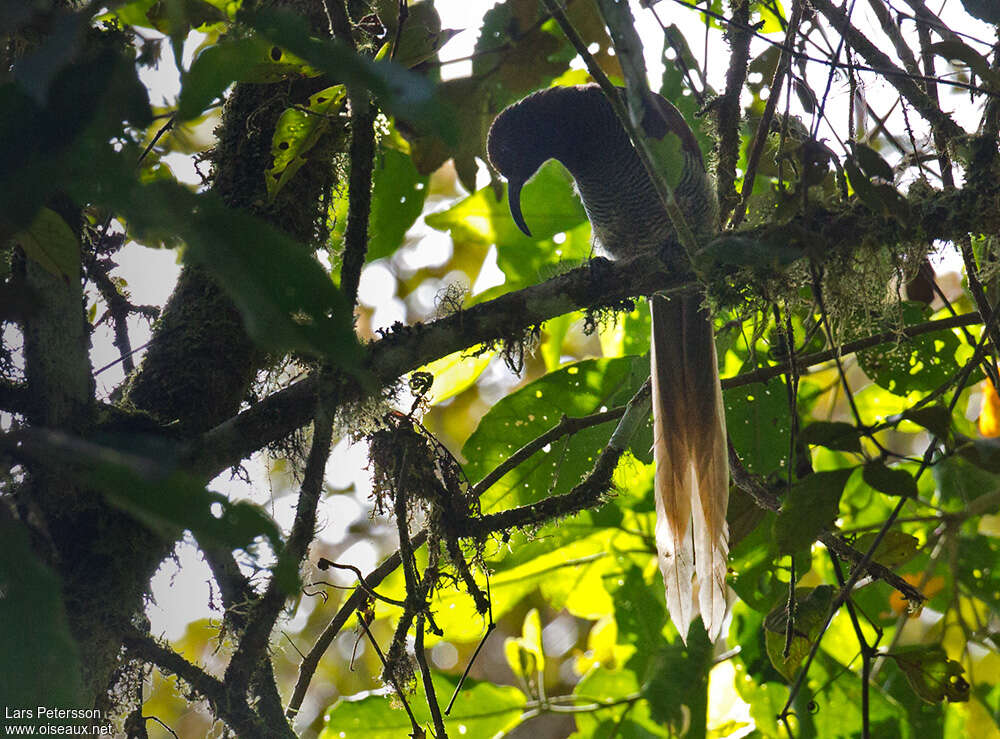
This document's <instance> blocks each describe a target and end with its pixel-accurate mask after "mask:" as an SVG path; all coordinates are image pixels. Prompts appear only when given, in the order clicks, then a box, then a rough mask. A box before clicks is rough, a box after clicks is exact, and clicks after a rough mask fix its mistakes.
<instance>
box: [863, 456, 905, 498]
mask: <svg viewBox="0 0 1000 739" xmlns="http://www.w3.org/2000/svg"><path fill="white" fill-rule="evenodd" d="M862 479H864V481H865V482H866V483H868V484H869V485H870V486H871V487H873V488H874V489H875V490H878V491H879V492H880V493H885V494H886V495H900V496H903V497H905V498H916V497H917V481H916V480H914V479H913V475H911V474H910V473H909V472H907V471H906V470H904V469H901V468H899V467H888V466H887V465H886V464H885V463H884V462H880V461H878V460H872V461H871V462H868V463H867V464H865V466H864V471H863V472H862Z"/></svg>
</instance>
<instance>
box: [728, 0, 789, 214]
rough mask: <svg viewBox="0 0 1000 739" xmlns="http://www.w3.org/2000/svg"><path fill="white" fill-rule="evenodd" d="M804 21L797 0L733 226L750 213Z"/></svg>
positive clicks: (771, 85)
mask: <svg viewBox="0 0 1000 739" xmlns="http://www.w3.org/2000/svg"><path fill="white" fill-rule="evenodd" d="M801 22H802V0H793V5H792V17H791V18H790V19H789V21H788V28H787V29H786V30H785V43H784V44H783V46H782V48H781V55H780V56H779V57H778V65H777V66H776V67H775V68H774V76H773V77H772V78H771V84H770V87H769V88H768V89H770V91H771V94H770V95H769V96H768V98H767V102H766V103H765V104H764V112H763V114H762V115H761V117H760V121H759V122H758V124H757V132H756V133H755V134H754V137H753V143H752V144H751V145H750V154H749V155H748V156H747V170H746V173H745V174H744V175H743V188H742V189H741V190H740V201H739V203H738V204H737V205H736V210H735V211H734V212H733V217H732V218H731V219H730V222H729V223H730V228H736V227H737V226H738V225H740V223H742V221H743V217H744V216H745V215H746V213H747V206H748V205H749V203H750V193H751V192H752V191H753V182H754V179H755V178H756V176H757V166H758V164H760V157H761V154H763V153H764V144H765V143H766V142H767V136H768V134H769V133H770V131H771V121H772V120H774V111H775V108H776V107H777V105H778V100H779V99H781V95H780V94H779V91H780V90H781V86H782V84H783V82H784V79H785V74H786V73H787V72H788V64H789V59H790V58H791V49H792V47H793V45H794V44H793V42H794V40H795V36H796V35H797V34H798V32H799V23H801Z"/></svg>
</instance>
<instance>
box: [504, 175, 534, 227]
mask: <svg viewBox="0 0 1000 739" xmlns="http://www.w3.org/2000/svg"><path fill="white" fill-rule="evenodd" d="M521 185H522V183H520V182H514V181H513V180H508V181H507V205H509V206H510V215H511V217H512V218H513V219H514V223H516V224H517V227H518V228H519V229H521V230H522V231H523V232H524V235H525V236H531V230H530V229H529V228H528V224H527V223H525V222H524V216H523V215H522V214H521Z"/></svg>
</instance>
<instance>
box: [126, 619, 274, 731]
mask: <svg viewBox="0 0 1000 739" xmlns="http://www.w3.org/2000/svg"><path fill="white" fill-rule="evenodd" d="M122 645H123V646H124V647H125V649H126V650H128V652H129V653H130V654H131V655H132V656H133V657H136V658H138V659H141V660H143V661H145V662H149V663H151V664H154V665H156V666H157V667H159V668H160V669H162V670H164V671H166V672H169V673H171V674H174V675H176V676H177V677H179V678H180V679H181V680H183V681H184V682H186V683H187V684H188V685H190V686H191V688H192V689H193V690H194V691H195V693H197V694H198V695H200V696H202V697H203V698H205V699H206V700H207V701H208V702H209V703H210V704H211V705H212V709H213V711H215V713H216V714H217V715H218V716H219V718H221V719H222V720H223V721H225V722H226V723H227V724H228V725H229V726H231V727H232V728H233V729H234V730H235V731H236V732H237V733H238V734H239V735H240V736H273V735H274V732H269V731H268V730H267V727H265V726H264V725H263V722H262V721H261V720H260V717H258V716H257V715H256V714H255V713H254V712H253V709H251V708H250V706H249V705H248V704H247V703H246V701H240V700H236V701H234V700H233V699H232V697H231V696H230V695H229V693H228V691H227V690H226V686H225V684H224V683H223V682H222V681H221V680H219V679H218V678H216V677H213V676H212V675H209V674H208V673H207V672H205V671H204V670H203V669H201V668H200V667H199V666H198V665H196V664H194V663H192V662H188V661H187V660H186V659H184V657H182V656H181V655H179V654H178V653H177V652H175V651H173V650H172V649H170V648H168V647H165V646H163V645H161V644H159V643H157V642H156V640H154V639H153V638H152V637H150V636H148V635H146V634H142V633H140V632H138V631H134V630H133V631H131V632H128V633H126V634H125V635H124V638H123V639H122Z"/></svg>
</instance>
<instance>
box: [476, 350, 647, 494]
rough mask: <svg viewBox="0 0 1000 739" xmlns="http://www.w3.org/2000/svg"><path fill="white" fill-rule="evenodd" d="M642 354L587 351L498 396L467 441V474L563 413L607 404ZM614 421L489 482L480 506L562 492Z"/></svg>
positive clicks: (496, 460)
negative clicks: (589, 355) (598, 355)
mask: <svg viewBox="0 0 1000 739" xmlns="http://www.w3.org/2000/svg"><path fill="white" fill-rule="evenodd" d="M637 362H638V363H642V364H643V365H645V361H644V360H643V358H641V357H621V358H617V359H588V360H584V361H582V362H577V363H576V364H572V365H569V366H567V367H564V368H562V369H560V370H557V371H556V372H550V373H549V374H547V375H545V376H544V377H542V378H540V379H538V380H536V381H535V382H532V383H530V384H528V385H525V386H524V387H522V388H519V389H518V390H516V391H515V392H513V393H511V394H510V395H508V396H507V397H506V398H503V399H502V400H500V401H499V402H498V403H496V404H495V405H494V406H493V407H492V408H491V409H490V410H489V412H487V414H486V415H485V416H483V418H482V420H480V422H479V426H478V427H477V428H476V430H475V431H474V432H473V433H472V435H471V436H470V437H469V440H468V441H467V442H466V443H465V445H464V446H463V447H462V454H463V455H464V457H465V458H466V459H467V460H469V461H468V463H467V464H466V466H465V469H466V473H467V474H468V476H469V479H470V480H473V481H477V480H480V479H482V478H483V477H484V476H485V475H486V473H488V472H489V471H490V470H492V469H493V468H494V467H496V466H497V465H498V464H500V463H501V462H503V461H504V460H505V459H507V457H509V456H510V455H511V454H513V453H514V452H515V451H517V450H518V449H519V448H520V447H522V446H524V445H525V444H527V443H528V442H529V441H531V440H532V439H535V438H536V437H538V436H539V435H541V434H542V433H544V432H545V431H547V430H548V429H550V428H552V427H553V426H555V425H556V424H557V423H558V422H559V420H560V419H561V418H562V416H563V415H564V414H565V415H567V416H585V415H588V414H591V413H594V412H596V411H599V410H601V409H602V408H604V407H610V405H611V402H610V400H611V398H613V397H614V396H615V395H617V394H618V393H619V392H621V390H622V388H623V387H627V386H629V384H630V383H632V382H633V381H634V375H633V372H632V369H633V366H634V365H635V364H636V363H637ZM613 429H614V424H613V423H605V424H601V425H600V426H594V427H590V428H588V429H584V430H582V431H580V432H578V433H576V434H574V435H573V436H571V437H563V438H562V439H560V440H558V441H556V442H554V443H553V444H552V445H551V447H550V448H548V449H545V450H542V451H540V452H537V453H536V454H534V455H533V456H532V457H531V458H529V459H528V460H527V461H526V462H524V463H522V464H521V465H520V466H519V467H518V468H517V469H515V470H513V471H512V472H510V473H508V474H507V475H506V476H505V477H504V478H503V479H502V480H500V481H499V482H498V483H496V484H495V485H493V487H492V488H490V489H489V490H487V491H486V492H485V493H484V494H483V496H482V498H481V499H480V503H481V506H482V510H483V512H484V513H485V512H491V511H496V510H500V509H501V508H509V507H513V506H516V505H523V504H525V503H532V502H535V501H537V500H540V499H542V498H543V497H546V496H548V495H552V494H558V493H564V492H567V491H569V489H570V488H572V487H573V486H574V485H576V484H577V483H578V482H579V481H580V479H581V477H582V476H583V475H585V474H586V473H588V472H589V471H590V470H591V468H592V467H593V465H594V461H595V460H596V459H597V455H598V453H599V452H600V450H601V448H602V447H603V446H604V444H606V443H607V440H608V439H609V438H610V436H611V432H612V430H613Z"/></svg>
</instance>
